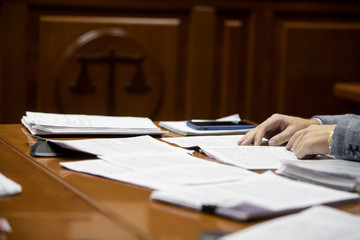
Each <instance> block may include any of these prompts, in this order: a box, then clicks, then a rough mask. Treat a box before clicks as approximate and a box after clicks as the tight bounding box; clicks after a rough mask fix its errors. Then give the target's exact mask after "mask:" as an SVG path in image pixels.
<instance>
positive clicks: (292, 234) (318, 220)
mask: <svg viewBox="0 0 360 240" xmlns="http://www.w3.org/2000/svg"><path fill="white" fill-rule="evenodd" d="M359 226H360V217H359V216H356V215H353V214H350V213H346V212H343V211H340V210H337V209H333V208H330V207H326V206H315V207H312V208H310V209H307V210H304V211H302V212H300V213H296V214H292V215H289V216H285V217H280V218H277V219H274V220H270V221H267V222H264V223H261V224H257V225H255V226H253V227H249V228H246V229H244V230H240V231H237V232H235V233H232V234H229V235H227V236H225V237H222V238H219V240H257V239H274V240H289V239H291V240H304V239H306V240H339V239H341V240H357V239H360V231H359Z"/></svg>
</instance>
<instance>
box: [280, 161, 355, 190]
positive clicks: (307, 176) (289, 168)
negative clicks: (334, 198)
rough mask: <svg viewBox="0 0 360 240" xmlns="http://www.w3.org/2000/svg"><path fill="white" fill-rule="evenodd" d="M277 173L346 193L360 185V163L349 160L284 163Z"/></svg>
mask: <svg viewBox="0 0 360 240" xmlns="http://www.w3.org/2000/svg"><path fill="white" fill-rule="evenodd" d="M276 173H278V174H282V175H285V176H288V177H292V178H295V179H298V180H303V181H308V182H312V183H316V184H320V185H324V186H327V187H332V188H336V189H341V190H346V191H356V190H357V189H356V188H357V185H359V184H360V182H357V179H358V178H359V180H360V162H355V161H348V160H340V159H331V160H330V159H329V160H304V161H296V162H294V161H283V164H282V165H281V166H280V168H279V169H278V170H277V171H276Z"/></svg>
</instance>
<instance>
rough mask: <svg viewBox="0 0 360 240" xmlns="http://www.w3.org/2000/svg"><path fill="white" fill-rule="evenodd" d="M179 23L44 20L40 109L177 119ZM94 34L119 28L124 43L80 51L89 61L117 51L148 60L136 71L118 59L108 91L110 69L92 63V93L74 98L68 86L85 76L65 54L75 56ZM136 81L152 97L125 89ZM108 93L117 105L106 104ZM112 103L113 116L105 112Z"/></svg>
mask: <svg viewBox="0 0 360 240" xmlns="http://www.w3.org/2000/svg"><path fill="white" fill-rule="evenodd" d="M180 23H181V22H180V20H179V19H176V18H171V19H170V18H169V19H166V18H122V17H80V16H77V17H74V16H42V17H41V18H40V33H39V34H40V45H39V49H40V55H39V59H40V63H39V84H38V102H37V106H38V108H39V110H40V111H52V112H54V111H56V112H58V111H59V112H70V113H76V112H78V113H88V114H116V115H132V116H144V115H146V116H148V117H151V118H153V119H173V118H175V117H176V114H177V113H176V104H175V102H176V96H177V89H176V86H177V82H176V81H177V71H179V68H178V64H177V61H178V57H179V56H178V48H179V46H178V45H179V41H178V40H179V25H180ZM96 29H97V30H104V29H117V31H120V32H124V34H125V35H126V36H124V38H126V39H124V38H122V37H120V38H118V39H113V40H109V39H107V40H101V41H100V40H99V41H100V42H99V43H97V44H96V43H89V46H85V47H81V54H84V55H85V56H89V57H90V56H95V55H99V54H108V53H109V51H110V49H112V48H113V49H114V50H115V54H117V55H128V56H132V55H136V54H143V56H142V57H143V58H144V61H143V63H141V66H137V65H136V64H135V65H134V64H131V63H123V62H120V60H119V61H118V63H116V64H115V66H114V67H115V69H114V75H115V76H114V81H115V83H114V86H113V87H110V89H109V87H108V83H109V80H108V79H109V64H104V63H100V64H91V63H89V64H87V66H86V69H87V74H88V78H89V79H91V81H92V87H93V88H94V89H93V90H94V91H93V92H92V93H87V94H76V93H74V92H72V91H71V90H70V87H71V85H72V84H74V82H76V81H77V78H79V75H80V74H81V73H80V71H81V64H80V62H79V61H77V60H76V59H70V61H68V62H66V61H67V60H66V58H67V57H69V56H67V55H66V54H68V53H69V51H75V50H71V49H70V48H71V46H74V44H75V45H76V41H80V39H81V38H91V37H92V34H95V33H94V30H96ZM92 41H94V40H92ZM54 46H56V47H54ZM79 49H80V47H79ZM79 51H80V50H79ZM76 54H77V55H79V54H80V52H77V53H76ZM70 57H71V56H70ZM77 57H78V56H77ZM73 58H76V56H74V57H73ZM137 67H140V68H141V69H139V68H137ZM137 74H138V75H137ZM139 74H140V75H141V76H139ZM137 77H143V78H144V81H146V83H147V84H148V87H149V89H148V90H149V91H148V92H142V93H140V92H136V93H131V92H130V91H128V90H127V89H126V86H127V85H128V84H130V82H131V81H136V78H137ZM139 81H140V80H139ZM110 94H114V99H113V100H111V99H110V100H109V99H108V97H109V95H110ZM113 101H114V102H113ZM112 102H113V103H112ZM109 103H112V104H113V107H114V108H115V111H114V112H109V111H107V108H108V106H107V105H108V104H109Z"/></svg>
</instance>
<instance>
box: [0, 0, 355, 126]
mask: <svg viewBox="0 0 360 240" xmlns="http://www.w3.org/2000/svg"><path fill="white" fill-rule="evenodd" d="M0 21H1V22H0V27H1V28H0V47H1V50H0V53H1V55H0V100H1V102H0V122H1V123H17V122H19V121H20V118H21V116H22V115H23V114H24V112H25V111H26V110H32V111H48V112H77V113H78V112H81V111H82V112H84V113H98V114H129V115H146V116H149V117H151V118H153V119H154V120H183V119H190V118H218V117H222V116H225V115H229V114H233V113H239V114H240V115H241V117H243V118H247V119H250V120H253V121H255V122H261V121H263V120H265V118H267V117H269V116H270V115H271V114H273V113H275V112H281V113H285V114H292V115H300V116H303V117H309V116H312V115H313V114H337V113H343V112H353V113H359V105H356V104H350V103H349V102H346V101H344V100H341V99H337V98H335V97H334V96H333V90H332V88H333V84H334V83H335V82H345V81H346V82H350V81H354V82H359V77H358V76H359V71H360V70H359V69H360V68H359V66H358V64H359V61H358V58H359V55H360V47H359V44H358V43H359V40H360V36H359V24H360V4H359V3H358V2H357V1H353V0H349V1H331V2H328V1H322V0H316V1H306V0H299V1H290V0H288V1H287V0H285V1H281V2H278V1H268V0H258V1H241V0H228V1H218V0H211V1H207V2H206V4H205V3H204V1H197V0H192V1H170V0H160V1H155V2H151V3H150V2H149V1H143V0H136V1H122V0H116V1H115V0H110V1H105V2H104V1H101V0H94V1H91V3H89V2H86V1H82V0H81V1H73V0H63V1H60V0H56V1H44V0H19V1H11V0H3V1H2V8H1V16H0ZM103 28H107V29H109V28H117V29H118V30H120V31H123V32H125V35H126V36H127V37H125V38H124V39H122V40H119V41H115V42H116V43H114V44H110V45H116V48H118V51H117V53H116V54H118V53H119V52H126V54H133V53H136V51H138V52H139V51H140V49H143V52H142V55H144V53H145V55H146V58H144V59H146V60H144V65H143V66H142V71H143V72H141V74H143V77H144V76H145V78H146V79H148V80H149V82H153V83H154V85H151V84H150V85H151V86H152V87H153V88H151V89H153V91H151V92H147V93H146V94H144V92H143V94H138V93H136V94H135V92H131V91H130V92H129V91H128V90H129V88H127V87H126V86H127V83H128V82H129V81H130V80H131V79H132V80H134V79H142V78H141V77H139V76H141V74H140V75H136V74H135V73H136V66H135V65H133V66H130V65H131V64H119V65H118V64H116V67H115V68H114V71H109V69H110V68H109V66H107V65H104V64H98V65H94V64H90V65H91V67H90V68H89V69H87V70H88V71H89V72H88V74H89V77H88V79H91V80H92V81H93V84H94V86H93V87H95V88H96V89H97V92H95V93H92V94H94V95H91V94H89V92H88V95H86V96H85V95H81V96H80V95H79V94H78V95H79V96H74V94H73V93H72V92H71V91H72V90H69V87H70V89H71V84H72V83H74V82H76V81H75V79H76V78H77V77H78V76H79V75H80V74H79V72H80V69H81V68H80V67H79V62H78V61H77V60H76V61H75V59H76V56H78V55H77V53H76V54H73V55H72V56H73V58H72V63H68V64H69V65H70V66H71V67H72V69H71V68H70V70H67V71H64V70H63V69H62V68H61V66H63V65H62V62H63V61H64V54H65V53H66V51H67V50H68V49H69V46H73V45H74V44H75V42H76V39H78V40H79V39H81V36H86V34H90V33H91V32H92V31H93V30H99V29H103ZM120 35H121V34H120ZM128 37H129V38H130V39H133V40H135V42H137V43H139V44H138V45H136V44H135V45H134V43H133V44H131V43H130V42H131V41H130V42H129V41H128V40H129V38H128ZM113 40H114V39H113ZM109 41H110V40H109V39H107V40H106V39H105V38H101V40H99V39H98V40H97V41H95V42H93V43H92V44H90V43H88V44H85V46H83V47H82V48H78V50H79V51H80V50H81V51H83V52H81V51H80V53H81V54H82V55H85V57H86V58H87V60H84V58H82V59H83V60H81V61H87V62H89V61H90V60H89V56H90V55H93V57H94V54H95V53H102V54H105V53H107V54H108V55H109V54H110V53H111V51H110V50H109V49H111V48H109V47H107V44H109ZM106 42H107V44H105V43H106ZM120 45H121V46H122V47H121V46H120ZM139 45H140V46H141V47H140V46H139ZM95 50H96V51H95ZM120 50H121V51H120ZM115 52H116V51H115ZM116 54H115V55H116ZM98 57H99V56H98ZM138 59H139V58H138ZM91 61H93V60H91ZM91 61H90V62H91ZM130 61H131V60H130ZM134 62H135V61H134ZM90 65H89V66H90ZM110 72H113V73H116V74H115V75H116V76H115V77H114V79H115V78H117V79H122V81H124V82H121V83H117V85H114V86H113V87H108V86H106V84H107V83H108V82H109V79H112V78H111V77H110V76H109V73H110ZM159 72H161V73H160V74H159ZM159 75H162V76H163V78H162V79H163V81H162V80H155V79H161V77H157V76H159ZM135 76H136V77H135ZM58 79H61V80H58ZM143 79H144V78H143ZM159 81H162V82H163V84H160V83H159ZM59 82H60V83H61V84H60V85H57V84H59ZM85 82H86V81H85ZM135 82H136V81H135ZM146 82H147V81H146ZM136 83H138V82H136ZM143 83H144V82H142V81H140V84H139V85H136V84H135V85H136V86H138V87H139V86H140V88H141V86H145V88H146V86H147V87H149V85H146V84H145V85H143ZM75 86H80V85H75ZM81 86H83V85H81ZM84 86H88V85H86V84H85V85H84ZM138 87H137V88H138ZM161 87H163V89H161ZM140 88H138V89H140ZM145 88H144V89H145ZM76 89H78V88H76ZM81 89H82V88H81ZM84 89H87V88H84ZM89 89H90V90H91V87H90V88H88V89H87V90H89ZM109 89H111V90H113V91H110V90H109ZM124 89H128V90H124ZM162 90H164V91H162ZM85 92H86V91H85ZM111 92H113V93H114V94H113V96H111V94H109V93H111ZM140 92H141V91H140ZM161 92H163V95H162V94H161ZM78 93H79V92H78ZM14 96H16V98H14ZM59 99H61V100H60V101H59ZM111 99H114V100H111ZM159 99H160V100H159ZM9 102H11V104H9ZM59 102H60V104H59ZM108 103H111V104H108ZM64 106H65V107H64ZM154 106H155V107H154ZM156 106H158V107H159V108H158V109H156ZM111 109H113V110H111Z"/></svg>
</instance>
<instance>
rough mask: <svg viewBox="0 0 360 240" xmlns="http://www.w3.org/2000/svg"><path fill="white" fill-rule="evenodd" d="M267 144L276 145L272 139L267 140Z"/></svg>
mask: <svg viewBox="0 0 360 240" xmlns="http://www.w3.org/2000/svg"><path fill="white" fill-rule="evenodd" d="M269 145H270V146H276V145H277V144H276V141H275V140H274V139H270V140H269Z"/></svg>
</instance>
